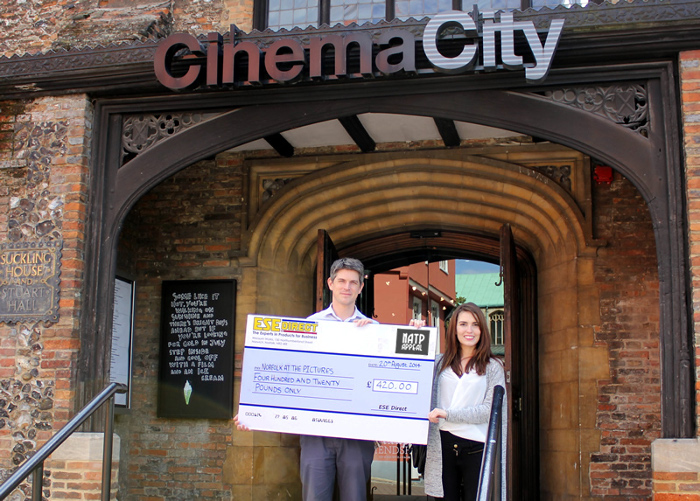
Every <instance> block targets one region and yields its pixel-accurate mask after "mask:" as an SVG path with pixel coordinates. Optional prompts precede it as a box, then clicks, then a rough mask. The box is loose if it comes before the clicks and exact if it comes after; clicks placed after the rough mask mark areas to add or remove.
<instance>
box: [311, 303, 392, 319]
mask: <svg viewBox="0 0 700 501" xmlns="http://www.w3.org/2000/svg"><path fill="white" fill-rule="evenodd" d="M363 318H368V317H366V316H365V315H363V314H362V313H361V312H360V310H358V309H357V306H355V312H354V313H353V314H352V315H350V316H349V317H348V318H346V319H345V320H342V319H341V318H340V317H339V316H338V315H336V314H335V311H334V310H333V304H331V305H330V306H329V307H328V308H326V309H325V310H321V311H319V312H317V313H314V314H313V315H311V316H309V317H306V319H307V320H330V321H331V322H354V321H355V320H361V319H363ZM372 322H373V323H375V324H376V323H378V322H377V321H376V320H372Z"/></svg>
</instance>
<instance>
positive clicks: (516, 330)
mask: <svg viewBox="0 0 700 501" xmlns="http://www.w3.org/2000/svg"><path fill="white" fill-rule="evenodd" d="M378 249H381V252H378ZM317 251H318V253H317V257H316V259H317V264H316V269H317V273H316V276H317V278H318V277H320V276H325V277H328V276H329V275H330V264H332V262H333V261H334V260H335V259H336V258H337V257H339V256H340V257H356V258H358V259H360V260H361V261H363V263H364V264H365V266H366V269H367V270H371V273H367V272H366V276H365V288H364V290H363V295H362V296H361V297H359V298H358V308H360V310H361V311H363V313H365V314H366V315H368V316H371V317H373V318H375V319H377V320H379V321H382V322H383V323H397V324H406V323H408V320H410V318H421V317H422V318H425V319H426V321H427V323H428V325H433V326H435V325H437V326H440V325H442V329H441V332H442V334H443V335H444V332H445V330H444V326H445V322H446V321H449V313H450V311H451V310H452V309H453V308H454V306H456V302H455V300H456V298H457V297H458V296H457V291H456V290H455V286H454V278H455V275H456V265H457V263H460V262H462V261H463V260H466V259H470V260H475V258H476V260H477V261H483V262H484V263H491V264H492V265H495V269H497V270H499V271H498V273H497V275H498V282H500V283H501V285H503V291H504V292H503V304H502V305H501V306H502V311H503V312H504V313H505V315H504V318H503V324H502V327H503V334H504V337H503V347H502V348H503V355H504V356H503V360H504V363H505V370H506V386H507V387H506V394H507V409H508V422H509V426H508V451H507V461H508V465H509V467H508V483H509V486H508V489H509V492H511V493H516V492H517V493H521V495H523V496H525V497H523V499H526V498H527V499H529V498H528V497H527V496H528V495H530V494H532V493H538V492H539V411H538V409H539V404H538V360H537V356H538V351H537V330H536V327H537V320H536V314H535V312H536V311H537V310H536V307H535V305H536V297H537V294H536V280H535V269H534V265H533V261H532V259H531V258H530V257H529V256H528V255H527V253H526V252H524V251H523V250H522V249H520V252H519V253H518V252H517V250H516V246H515V244H514V242H513V238H512V233H511V230H510V225H507V224H506V225H503V227H502V228H501V236H500V239H495V238H490V239H489V238H484V237H478V236H475V235H470V234H468V233H459V232H443V231H441V230H435V229H419V230H414V231H412V232H407V233H402V234H396V235H391V236H386V237H382V238H379V239H375V240H368V241H364V242H361V243H359V244H356V245H353V246H351V247H348V248H345V249H342V250H341V251H340V252H339V251H338V250H337V249H336V246H335V245H334V243H333V241H332V239H331V237H330V236H329V234H328V232H326V231H325V230H323V229H320V230H318V237H317ZM443 263H445V264H443ZM450 263H451V266H452V267H453V268H452V270H453V271H452V272H451V274H450V271H449V270H450ZM318 270H322V273H319V272H318ZM431 270H432V273H433V275H438V277H442V276H445V277H450V276H451V277H452V278H451V279H452V280H453V282H452V285H451V287H452V288H451V290H447V291H446V290H440V289H439V287H436V286H434V285H433V284H432V282H431V280H430V274H431ZM443 270H444V271H443ZM411 271H413V273H414V279H411V278H410V274H411ZM391 274H395V275H396V276H395V277H394V278H396V279H398V281H401V278H402V275H404V276H403V278H404V284H405V285H407V286H408V291H407V292H408V294H406V295H405V296H404V298H403V301H401V300H399V301H398V303H399V304H401V305H402V306H403V307H401V306H399V304H396V303H394V304H393V305H387V304H386V303H387V300H386V298H387V297H388V296H390V294H389V293H388V291H387V288H393V290H396V287H397V286H396V285H395V284H394V285H392V282H395V281H396V280H394V279H392V278H391ZM419 277H420V278H419ZM377 278H379V281H378V280H376V279H377ZM421 279H422V280H421ZM438 283H440V282H439V281H438ZM447 283H448V282H447V281H445V282H442V286H443V288H444V287H447V286H448V285H447ZM316 284H317V285H316V293H315V298H316V305H315V307H316V309H317V310H320V309H323V308H326V307H327V306H328V304H329V297H330V296H329V291H328V290H327V287H325V281H322V282H319V281H317V282H316ZM324 287H325V288H324ZM400 287H401V286H399V288H400ZM378 288H381V289H382V290H381V291H380V292H379V291H378V290H377V289H378ZM404 288H405V287H404ZM399 290H400V289H399ZM378 292H379V293H378ZM431 293H432V295H433V296H434V299H430V298H431ZM436 293H437V294H436ZM439 293H442V294H439ZM450 293H451V294H452V295H453V297H451V298H450V297H449V294H450ZM400 294H401V292H399V295H400ZM424 295H425V296H427V298H426V300H425V301H423V300H419V299H418V298H420V297H421V296H424ZM438 296H442V297H441V298H440V299H443V300H444V299H445V296H448V298H447V301H444V302H443V305H441V306H439V308H440V309H439V310H438V314H437V315H434V314H433V312H434V311H435V310H434V309H433V308H431V305H434V304H436V300H437V299H438ZM380 298H381V299H380ZM462 299H464V300H467V301H469V300H470V299H469V298H462ZM417 304H420V306H418V307H416V305H417ZM397 306H398V307H397ZM488 306H489V305H487V304H484V307H485V308H488ZM491 306H494V305H491ZM442 308H444V309H442ZM390 310H391V311H390ZM389 315H393V318H392V317H390V316H389ZM487 318H488V317H487ZM392 320H395V321H394V322H392ZM441 344H443V343H441ZM409 447H410V444H386V443H382V444H381V446H380V447H379V449H378V451H377V454H375V458H376V459H379V460H378V461H377V463H376V464H375V465H374V466H373V484H372V493H375V492H376V494H377V495H381V496H391V495H392V494H393V495H395V496H405V495H411V494H413V493H415V494H417V495H420V494H421V493H422V481H421V478H420V476H419V475H418V473H417V470H414V469H413V468H411V462H410V460H409V449H408V448H409ZM392 477H393V478H394V481H392V480H391V478H392Z"/></svg>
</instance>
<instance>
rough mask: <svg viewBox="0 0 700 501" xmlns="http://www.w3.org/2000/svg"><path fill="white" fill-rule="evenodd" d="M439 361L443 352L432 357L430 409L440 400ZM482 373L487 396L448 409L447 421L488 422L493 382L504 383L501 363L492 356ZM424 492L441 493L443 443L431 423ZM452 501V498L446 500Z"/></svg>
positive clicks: (504, 438) (503, 434) (503, 450)
mask: <svg viewBox="0 0 700 501" xmlns="http://www.w3.org/2000/svg"><path fill="white" fill-rule="evenodd" d="M441 364H442V355H438V356H437V358H436V359H435V376H434V377H433V396H432V400H431V404H430V409H431V410H432V409H435V408H436V407H437V403H438V402H439V401H440V398H439V395H438V391H439V385H438V380H439V379H440V377H439V375H440V368H441ZM485 376H486V378H487V381H486V384H487V386H486V397H485V398H484V402H483V404H481V405H475V406H473V407H467V408H464V409H459V410H454V409H452V410H448V411H447V421H453V422H459V423H471V424H479V423H488V421H489V417H490V416H491V402H492V400H493V390H494V388H495V387H496V386H503V388H505V387H506V381H505V375H504V372H503V364H501V362H500V361H499V360H497V359H494V358H492V359H491V361H490V362H489V364H488V365H487V366H486V373H485ZM506 403H507V399H506V398H505V397H504V398H503V413H502V414H501V416H502V417H503V418H502V429H501V437H502V440H501V444H502V445H501V453H502V454H501V480H502V483H501V485H502V486H503V487H502V489H501V499H503V500H504V501H505V500H506V499H507V498H506V444H507V438H508V426H507V425H508V419H507V417H508V408H507V405H506ZM425 493H426V494H428V495H430V496H433V497H442V496H443V490H442V446H441V445H440V430H439V429H438V425H437V424H435V423H430V426H429V428H428V451H427V458H426V461H425ZM445 501H452V500H445Z"/></svg>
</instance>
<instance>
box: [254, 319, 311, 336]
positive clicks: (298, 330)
mask: <svg viewBox="0 0 700 501" xmlns="http://www.w3.org/2000/svg"><path fill="white" fill-rule="evenodd" d="M317 328H318V324H317V323H316V322H312V321H303V320H290V319H285V318H271V317H254V319H253V329H254V330H256V331H263V332H289V333H293V334H316V329H317Z"/></svg>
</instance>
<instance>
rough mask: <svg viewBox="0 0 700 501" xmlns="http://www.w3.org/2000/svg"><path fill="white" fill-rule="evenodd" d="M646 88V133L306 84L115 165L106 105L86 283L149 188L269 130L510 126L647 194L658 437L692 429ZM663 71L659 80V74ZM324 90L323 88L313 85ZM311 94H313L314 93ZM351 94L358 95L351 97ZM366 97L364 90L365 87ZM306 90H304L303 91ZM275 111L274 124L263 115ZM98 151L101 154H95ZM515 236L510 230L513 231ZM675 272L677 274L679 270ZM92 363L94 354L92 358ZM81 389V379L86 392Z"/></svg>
mask: <svg viewBox="0 0 700 501" xmlns="http://www.w3.org/2000/svg"><path fill="white" fill-rule="evenodd" d="M650 75H652V76H650V77H649V78H650V80H649V88H650V90H651V95H652V96H653V99H652V101H653V102H652V103H651V105H650V108H651V109H652V111H653V113H654V116H655V117H656V121H655V126H654V127H655V128H653V129H652V132H651V133H650V134H649V138H645V137H643V136H641V135H640V134H637V133H635V132H632V131H630V130H628V129H625V128H624V127H621V126H619V125H617V124H615V123H614V122H612V121H609V120H607V119H605V118H603V117H601V116H598V115H595V114H591V113H587V112H586V111H584V110H582V109H577V108H574V107H568V106H565V105H562V104H559V103H555V102H552V101H550V100H547V99H544V98H542V97H541V96H539V95H537V94H530V93H520V92H510V91H490V90H489V91H486V90H484V91H459V90H455V84H454V82H451V81H447V80H446V82H447V84H446V85H445V88H441V86H440V85H439V84H436V85H435V88H434V89H431V91H429V92H426V91H425V89H414V90H416V92H414V93H412V92H411V85H410V84H407V85H405V86H402V88H401V92H396V91H395V89H390V90H393V91H394V92H387V89H386V88H383V90H382V91H381V92H378V95H377V96H376V97H348V98H346V99H337V98H338V95H337V88H336V89H333V90H329V91H328V94H327V96H328V98H327V99H324V92H316V91H304V92H306V93H307V94H303V93H302V94H301V95H296V96H295V99H296V100H295V99H290V100H289V101H288V102H285V103H282V104H261V105H253V106H250V107H245V108H239V109H237V110H233V111H230V112H227V113H224V114H222V115H219V116H218V117H216V118H213V119H211V120H208V121H205V122H203V123H201V124H200V125H197V126H194V127H192V128H190V129H188V130H186V131H183V132H182V133H180V134H178V135H177V136H176V137H173V138H171V139H168V140H164V141H162V142H161V143H159V144H157V145H156V146H154V147H153V148H151V149H150V150H148V151H146V152H144V153H142V154H140V155H138V156H137V157H136V158H134V159H133V160H132V161H130V162H129V163H128V164H126V165H124V166H122V167H121V168H119V154H118V147H117V144H118V139H119V134H120V131H121V128H120V115H119V114H114V115H110V114H109V111H108V110H105V111H104V115H103V116H102V117H101V123H102V124H103V125H104V127H105V129H104V130H103V131H102V134H101V136H100V138H101V139H100V140H99V141H98V147H97V148H96V151H97V157H98V160H97V164H98V165H97V169H96V170H97V173H96V179H97V182H98V183H100V182H103V183H104V185H105V187H106V188H105V191H104V192H103V193H102V194H101V196H99V197H96V200H94V201H93V204H94V205H93V209H94V210H93V214H94V217H93V218H92V220H93V225H94V226H93V227H92V230H91V231H92V233H93V238H94V239H95V242H96V246H95V247H96V248H95V249H94V250H91V255H90V257H89V260H88V263H89V267H90V270H91V271H90V273H91V286H90V288H91V289H93V290H95V291H97V290H107V291H109V290H110V284H111V282H112V277H113V275H114V268H113V266H114V264H113V263H114V253H115V249H114V244H115V241H116V237H117V235H118V233H119V230H120V225H121V222H122V220H123V218H124V217H125V215H126V213H127V212H128V211H129V209H130V207H131V206H132V205H133V204H134V203H135V201H136V200H138V198H139V197H140V196H142V195H143V194H144V193H145V192H146V191H147V190H149V189H150V188H152V187H153V186H155V185H157V184H158V183H159V182H160V181H162V180H163V179H165V178H167V177H168V176H170V175H171V174H173V173H175V172H177V171H178V170H180V169H183V168H184V167H186V166H188V165H191V164H192V163H193V162H196V161H197V160H199V159H202V158H206V157H208V156H211V155H212V154H216V153H218V152H221V151H224V150H226V149H228V148H231V147H234V146H236V145H240V144H243V143H246V142H249V141H252V140H254V139H258V138H260V137H264V136H266V135H269V134H274V133H277V132H280V131H284V130H288V129H290V128H293V127H299V126H302V125H306V124H309V123H315V122H319V121H323V120H326V119H331V118H336V117H341V116H348V115H353V114H360V113H366V112H383V113H405V114H416V115H423V116H437V117H442V118H449V119H454V120H460V121H467V122H475V123H479V124H483V125H489V126H494V127H499V128H507V129H511V130H518V131H520V132H523V133H527V134H530V135H533V136H537V137H542V138H547V139H550V140H553V141H556V142H558V143H560V144H563V145H568V146H571V147H574V148H576V149H578V150H580V151H582V152H584V153H586V154H589V155H591V156H594V157H596V158H598V159H601V160H603V161H605V162H607V163H608V164H609V165H611V166H613V167H614V168H616V169H617V170H619V171H620V172H622V173H623V174H624V175H625V176H627V177H628V178H629V179H631V180H632V182H633V183H634V184H635V186H636V187H637V189H638V190H639V191H640V192H641V193H642V195H643V196H644V199H645V200H646V202H647V204H648V206H649V209H650V212H651V216H652V220H653V221H654V228H655V235H656V241H657V256H659V259H658V265H659V276H660V284H661V288H662V291H661V294H660V296H661V298H662V300H661V302H660V310H661V339H662V345H663V347H664V352H663V364H662V366H663V371H664V377H663V378H662V380H663V384H664V387H663V391H662V396H663V409H664V414H663V415H664V434H665V436H674V437H680V436H688V435H689V434H691V433H692V424H693V419H692V416H693V412H694V408H693V404H692V398H691V397H692V395H691V394H690V392H691V385H690V381H692V367H690V366H689V364H688V360H689V359H690V358H689V357H690V355H689V344H688V339H687V337H688V334H687V327H686V322H687V315H686V308H687V305H686V301H685V285H684V284H685V281H686V274H685V272H684V271H683V270H684V269H685V266H684V265H683V259H682V245H679V242H683V241H684V240H683V232H682V222H681V221H680V220H678V219H676V218H672V217H670V214H672V213H673V212H679V211H680V209H682V200H681V199H680V197H679V196H678V193H679V192H680V191H679V190H680V187H681V180H680V179H681V177H680V168H679V167H678V165H677V161H678V159H677V154H676V153H674V152H673V151H672V150H671V149H670V146H669V145H671V144H673V142H672V141H671V136H672V134H671V133H670V132H667V131H665V129H664V124H665V123H667V122H668V118H667V119H666V120H664V119H662V117H663V112H662V109H663V104H664V99H668V96H666V95H665V94H662V93H661V91H660V88H659V85H660V80H661V78H662V77H663V75H662V77H659V73H658V72H656V70H654V71H650ZM664 78H665V77H664ZM321 90H322V91H323V89H321ZM314 94H317V95H314ZM355 95H356V94H355ZM365 95H366V94H365ZM304 96H305V97H304ZM271 116H275V117H276V118H277V119H276V121H271V120H270V117H271ZM102 155H104V157H102ZM516 238H517V237H516ZM679 270H680V272H679ZM88 302H89V303H90V304H89V305H88V307H87V308H86V309H85V310H86V313H85V318H84V320H85V321H84V322H83V323H82V325H83V329H84V331H83V336H84V339H85V346H91V345H92V346H94V352H93V353H91V352H89V351H88V350H84V352H82V353H81V356H83V361H82V363H81V367H84V369H83V372H84V375H88V374H94V373H103V372H104V370H102V367H104V366H105V365H106V361H105V356H106V355H105V354H106V353H108V351H109V350H105V349H104V344H105V339H106V338H107V337H108V336H107V335H106V334H105V333H107V332H109V316H108V315H107V316H105V317H104V318H103V319H99V318H96V312H97V311H109V305H110V304H111V297H110V296H109V295H108V294H107V295H99V294H91V295H90V296H89V300H88ZM95 360H96V361H95ZM88 392H89V388H87V386H86V393H88Z"/></svg>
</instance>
